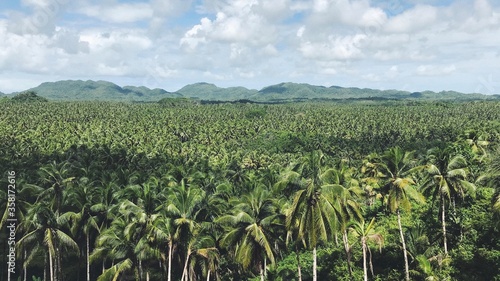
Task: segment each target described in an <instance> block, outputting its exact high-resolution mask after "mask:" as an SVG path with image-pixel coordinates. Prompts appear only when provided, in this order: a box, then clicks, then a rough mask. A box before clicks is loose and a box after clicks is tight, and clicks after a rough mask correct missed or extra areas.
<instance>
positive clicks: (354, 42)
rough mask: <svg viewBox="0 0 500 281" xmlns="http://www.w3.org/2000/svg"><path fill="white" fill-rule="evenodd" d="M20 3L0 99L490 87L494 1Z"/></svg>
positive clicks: (2, 27) (3, 60) (4, 30)
mask: <svg viewBox="0 0 500 281" xmlns="http://www.w3.org/2000/svg"><path fill="white" fill-rule="evenodd" d="M21 1H22V2H21V4H22V6H23V7H22V9H19V10H6V11H4V12H3V13H2V16H3V18H0V49H1V50H2V52H0V73H2V79H3V80H0V81H5V78H4V77H9V79H11V81H21V80H20V79H25V80H26V83H27V84H23V83H17V82H16V83H7V82H6V83H2V84H0V85H1V86H2V87H3V88H0V91H8V90H5V89H12V88H13V87H14V88H15V87H16V85H18V86H17V87H19V88H21V87H22V88H28V87H29V86H36V85H28V84H29V83H34V82H35V81H43V80H44V79H43V77H46V79H47V80H57V79H59V78H61V79H71V78H73V79H81V78H82V77H86V78H87V79H92V78H93V79H104V80H106V79H108V80H109V79H116V80H117V81H135V83H138V84H140V83H144V84H146V85H147V86H154V87H164V88H169V89H170V90H173V89H172V88H171V87H173V86H172V85H178V86H179V87H180V86H182V84H183V83H184V84H185V83H192V82H198V81H201V80H213V81H218V82H220V83H221V85H243V86H248V87H250V86H253V87H256V88H259V87H262V86H265V85H267V84H271V83H277V82H281V81H294V82H297V81H300V82H307V83H320V84H325V83H327V84H330V85H336V84H337V85H350V86H359V87H378V88H398V87H405V88H408V89H411V90H425V89H427V88H428V89H439V90H442V89H447V88H451V89H454V90H462V91H474V90H475V89H476V88H481V91H486V92H488V93H490V92H492V91H491V90H488V87H485V86H481V87H479V86H478V85H483V84H485V83H482V84H481V83H480V82H479V78H480V77H487V78H488V79H486V78H485V79H482V81H490V80H491V81H493V83H489V84H494V83H496V82H495V81H499V80H500V70H499V69H498V65H500V51H498V46H499V45H500V37H498V36H495V35H496V34H500V7H499V5H498V3H497V2H496V1H492V0H471V1H463V0H450V1H447V2H446V4H445V3H443V2H442V1H438V0H422V1H417V0H405V1H393V0H383V1H378V0H377V1H374V0H273V1H268V0H200V1H193V0H141V1H121V0H103V1H98V0H78V1H69V0H21ZM193 3H197V6H196V7H195V6H194V4H193ZM56 4H57V6H56ZM16 77H18V78H16ZM19 77H24V78H19ZM489 77H491V79H489ZM489 84H488V85H489ZM4 85H7V86H4ZM495 85H498V84H495ZM490 88H491V87H490ZM495 88H499V87H498V86H496V87H495Z"/></svg>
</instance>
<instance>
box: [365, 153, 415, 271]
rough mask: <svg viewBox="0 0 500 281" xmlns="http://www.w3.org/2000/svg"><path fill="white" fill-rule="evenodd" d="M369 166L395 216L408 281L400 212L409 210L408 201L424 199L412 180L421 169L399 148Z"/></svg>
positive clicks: (409, 154)
mask: <svg viewBox="0 0 500 281" xmlns="http://www.w3.org/2000/svg"><path fill="white" fill-rule="evenodd" d="M370 164H372V165H373V166H374V167H375V169H376V170H378V172H377V176H378V179H379V180H380V181H382V184H381V186H382V190H383V192H384V194H385V198H384V200H385V203H386V205H387V208H388V209H389V211H391V212H392V213H396V215H397V219H398V228H399V235H400V239H401V245H402V248H403V257H404V264H405V279H406V281H409V280H410V269H409V265H408V253H407V250H406V243H405V237H404V233H403V227H402V225H401V210H402V209H403V210H409V209H410V208H411V203H410V200H412V199H413V200H416V201H417V202H424V197H423V196H422V194H420V193H419V192H418V191H417V190H416V189H415V181H414V180H413V178H412V175H413V174H414V173H415V172H416V171H418V170H419V169H421V167H419V166H416V160H415V159H414V158H413V153H411V152H406V151H403V150H402V149H401V148H400V147H394V148H391V149H389V150H387V151H386V152H385V153H384V154H383V155H382V157H381V159H380V162H378V163H370Z"/></svg>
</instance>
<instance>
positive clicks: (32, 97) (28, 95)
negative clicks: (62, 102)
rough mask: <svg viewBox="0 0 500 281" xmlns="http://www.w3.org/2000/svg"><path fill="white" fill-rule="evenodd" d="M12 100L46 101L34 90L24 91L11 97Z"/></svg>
mask: <svg viewBox="0 0 500 281" xmlns="http://www.w3.org/2000/svg"><path fill="white" fill-rule="evenodd" d="M12 101H13V102H47V101H48V100H47V99H46V98H44V97H40V96H38V95H37V93H36V92H34V91H26V92H22V93H20V94H17V95H15V96H14V97H12Z"/></svg>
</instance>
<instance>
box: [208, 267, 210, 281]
mask: <svg viewBox="0 0 500 281" xmlns="http://www.w3.org/2000/svg"><path fill="white" fill-rule="evenodd" d="M207 281H210V269H209V270H208V272H207Z"/></svg>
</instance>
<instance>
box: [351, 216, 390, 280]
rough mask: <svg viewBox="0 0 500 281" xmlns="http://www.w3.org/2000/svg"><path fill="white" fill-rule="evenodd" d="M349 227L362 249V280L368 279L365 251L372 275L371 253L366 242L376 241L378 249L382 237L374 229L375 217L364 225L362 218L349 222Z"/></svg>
mask: <svg viewBox="0 0 500 281" xmlns="http://www.w3.org/2000/svg"><path fill="white" fill-rule="evenodd" d="M349 229H350V230H351V232H352V233H353V234H354V236H356V237H358V239H359V240H360V242H361V249H362V250H363V274H364V275H363V276H364V280H365V281H368V267H367V265H366V257H367V252H368V254H369V255H370V270H371V273H372V275H373V265H372V258H371V257H372V254H371V250H370V247H369V246H368V242H374V243H376V244H377V245H378V246H379V249H381V248H382V245H383V243H384V238H383V237H382V235H381V234H380V233H378V232H376V231H375V218H373V219H372V220H371V221H370V223H369V224H368V225H366V223H365V221H364V220H361V221H353V222H351V223H350V224H349Z"/></svg>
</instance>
